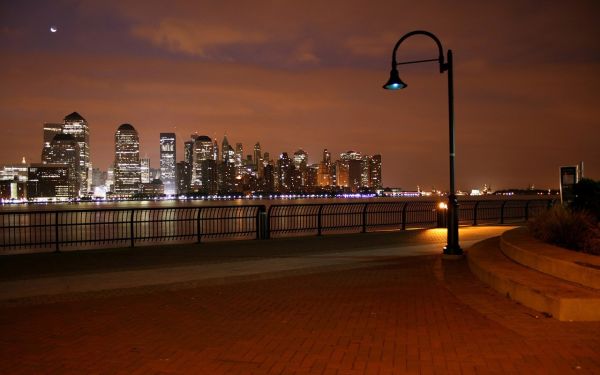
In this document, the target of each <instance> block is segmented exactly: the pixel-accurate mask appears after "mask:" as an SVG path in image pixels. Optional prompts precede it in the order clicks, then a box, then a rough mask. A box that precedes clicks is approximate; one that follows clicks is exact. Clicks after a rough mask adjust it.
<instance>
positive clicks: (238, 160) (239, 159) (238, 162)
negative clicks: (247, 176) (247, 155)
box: [235, 143, 244, 177]
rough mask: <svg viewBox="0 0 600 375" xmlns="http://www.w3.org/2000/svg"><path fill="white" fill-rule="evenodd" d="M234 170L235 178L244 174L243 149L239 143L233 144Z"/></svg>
mask: <svg viewBox="0 0 600 375" xmlns="http://www.w3.org/2000/svg"><path fill="white" fill-rule="evenodd" d="M235 169H236V174H237V177H240V176H241V175H242V174H244V147H243V146H242V144H241V143H236V144H235Z"/></svg>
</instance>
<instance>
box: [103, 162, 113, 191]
mask: <svg viewBox="0 0 600 375" xmlns="http://www.w3.org/2000/svg"><path fill="white" fill-rule="evenodd" d="M104 186H105V187H106V191H112V192H114V191H115V168H114V166H112V167H108V169H107V170H106V182H105V183H104Z"/></svg>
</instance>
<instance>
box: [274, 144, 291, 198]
mask: <svg viewBox="0 0 600 375" xmlns="http://www.w3.org/2000/svg"><path fill="white" fill-rule="evenodd" d="M293 171H294V163H293V162H292V160H291V159H290V158H289V157H288V154H287V152H283V153H281V155H280V156H279V160H277V179H278V184H277V189H278V191H279V192H282V193H287V192H290V191H291V190H292V187H293V184H294V176H293V175H294V173H293Z"/></svg>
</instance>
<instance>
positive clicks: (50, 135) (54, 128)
mask: <svg viewBox="0 0 600 375" xmlns="http://www.w3.org/2000/svg"><path fill="white" fill-rule="evenodd" d="M62 127H63V124H56V123H50V122H47V123H45V124H44V147H43V149H42V163H44V159H45V158H47V154H48V151H50V143H51V142H52V140H53V139H54V136H55V135H57V134H60V133H62Z"/></svg>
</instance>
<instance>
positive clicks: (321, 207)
mask: <svg viewBox="0 0 600 375" xmlns="http://www.w3.org/2000/svg"><path fill="white" fill-rule="evenodd" d="M322 212H323V205H320V206H319V212H318V213H317V236H320V235H321V225H322V222H321V214H322Z"/></svg>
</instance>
